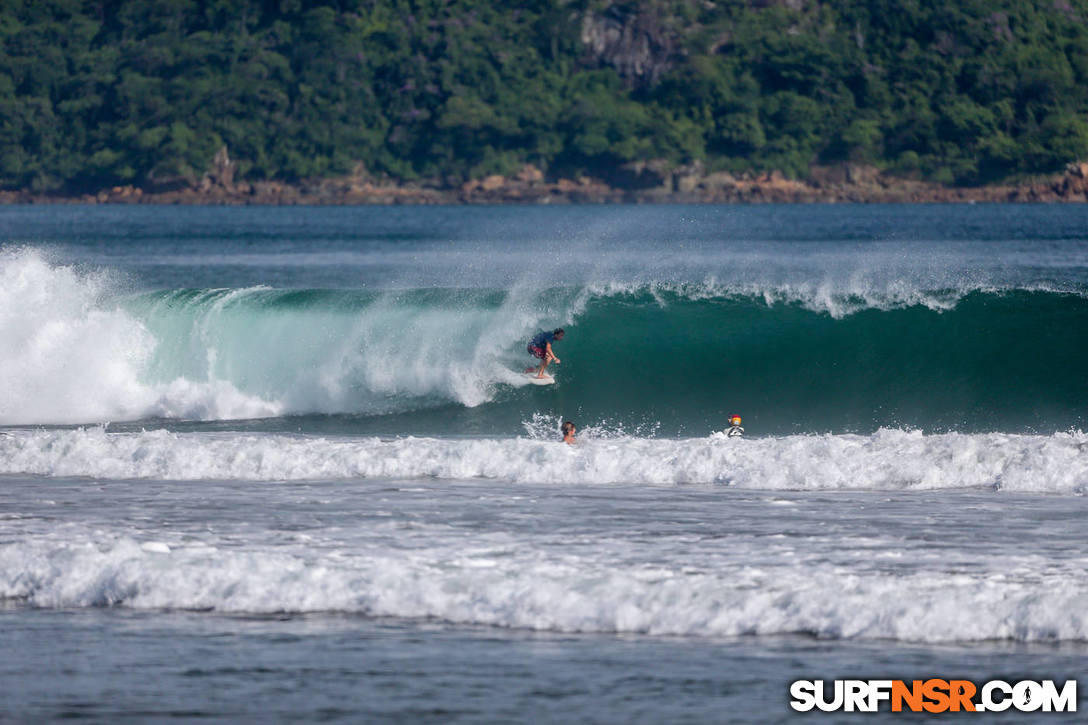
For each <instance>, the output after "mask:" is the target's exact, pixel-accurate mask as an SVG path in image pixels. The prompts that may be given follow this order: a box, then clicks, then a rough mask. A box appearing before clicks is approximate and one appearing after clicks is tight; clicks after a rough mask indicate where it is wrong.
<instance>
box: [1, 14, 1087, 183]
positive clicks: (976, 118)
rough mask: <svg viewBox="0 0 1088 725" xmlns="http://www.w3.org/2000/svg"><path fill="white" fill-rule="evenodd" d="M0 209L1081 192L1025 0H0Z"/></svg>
mask: <svg viewBox="0 0 1088 725" xmlns="http://www.w3.org/2000/svg"><path fill="white" fill-rule="evenodd" d="M0 48H2V49H3V52H0V203H4V202H6V203H20V202H30V203H40V202H95V203H112V202H118V203H133V202H135V203H148V202H154V203H178V204H181V203H200V204H208V203H211V204H292V203H313V204H386V203H393V204H395V203H410V204H454V203H564V202H574V203H594V202H617V203H618V202H632V203H638V202H707V203H715V202H716V203H729V202H734V203H735V202H759V201H776V202H805V201H821V202H834V201H868V202H882V201H933V202H940V201H952V202H958V201H1081V202H1083V201H1085V200H1086V199H1088V194H1086V184H1088V164H1086V163H1085V161H1088V9H1086V8H1085V6H1084V4H1083V3H1071V2H1069V1H1068V0H1053V1H1052V2H1046V3H1033V2H1029V1H1028V0H951V1H950V2H941V1H939V0H908V1H904V0H894V1H893V0H519V2H517V3H513V4H507V3H490V2H484V1H483V0H444V1H443V2H419V1H418V0H314V1H313V2H305V3H303V2H298V1H297V0H289V1H287V0H285V1H284V2H276V3H268V2H262V1H260V0H215V1H211V0H170V1H169V2H167V1H165V0H163V1H159V0H155V1H154V2H144V1H143V0H109V1H108V2H99V1H93V2H92V1H91V0H15V1H14V2H11V3H7V4H5V7H4V8H3V9H0Z"/></svg>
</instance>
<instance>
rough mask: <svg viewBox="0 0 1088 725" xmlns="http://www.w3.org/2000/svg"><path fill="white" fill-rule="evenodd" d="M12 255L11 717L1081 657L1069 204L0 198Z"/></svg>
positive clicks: (993, 669)
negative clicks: (551, 364) (428, 203)
mask: <svg viewBox="0 0 1088 725" xmlns="http://www.w3.org/2000/svg"><path fill="white" fill-rule="evenodd" d="M0 282H2V284H0V353H2V355H3V361H4V379H3V382H2V384H0V643H2V644H3V649H4V651H6V652H12V653H21V654H19V655H18V656H17V657H14V658H8V664H7V665H5V666H3V668H0V689H2V690H3V691H4V692H5V693H7V696H6V697H5V698H3V701H2V702H0V720H7V719H11V720H13V721H34V722H52V721H57V720H61V719H69V718H71V717H80V718H84V719H89V720H90V721H92V722H95V721H99V722H116V721H118V720H137V721H141V722H144V721H163V720H168V719H169V720H174V721H177V720H182V721H186V720H209V719H211V720H216V721H231V722H257V721H260V722H288V721H299V720H306V721H310V720H329V721H344V722H356V721H359V720H367V721H389V722H392V721H398V722H403V721H431V722H438V721H442V722H449V721H454V722H496V721H511V720H513V721H526V720H532V721H545V722H560V721H564V722H568V721H571V720H577V721H585V722H631V721H635V722H666V721H667V722H722V721H730V722H768V721H771V722H775V721H786V720H790V719H792V718H793V717H795V716H796V717H801V715H799V714H798V713H794V712H793V711H792V710H791V709H790V708H789V704H788V703H789V683H790V682H791V681H793V680H795V679H825V680H833V679H844V678H863V679H869V678H882V677H887V678H896V679H914V678H923V679H924V678H929V677H945V678H948V677H963V678H967V679H971V680H972V681H974V682H979V683H981V682H984V681H986V680H987V679H991V678H994V677H1001V678H1004V679H1008V680H1010V681H1016V680H1019V679H1034V680H1040V679H1055V680H1061V681H1064V680H1067V679H1076V678H1078V677H1079V676H1080V669H1079V668H1082V664H1083V662H1084V657H1085V655H1086V654H1088V650H1086V647H1088V620H1086V619H1085V616H1084V612H1085V611H1088V610H1086V607H1088V576H1086V575H1085V572H1086V571H1088V546H1086V545H1085V543H1084V538H1085V537H1084V534H1085V531H1086V529H1085V525H1084V521H1085V520H1086V515H1088V498H1086V497H1085V495H1084V494H1085V492H1086V491H1088V437H1086V434H1085V433H1084V432H1083V430H1084V422H1085V411H1086V410H1088V377H1086V376H1085V375H1084V374H1083V365H1082V360H1083V359H1084V357H1085V355H1086V354H1088V336H1086V335H1088V302H1086V300H1088V210H1085V209H1082V208H1080V207H1034V206H1003V205H991V206H983V205H976V206H948V207H942V206H927V205H915V206H911V205H898V206H875V207H870V206H851V205H844V206H805V207H795V206H777V207H775V206H768V207H637V208H608V207H591V208H589V207H587V208H582V207H569V208H563V209H541V208H535V207H526V208H512V207H495V208H481V207H472V208H443V209H425V208H413V209H398V208H365V209H343V208H337V209H327V208H272V209H219V208H200V207H184V208H148V207H125V208H117V207H50V208H44V209H43V208H34V207H3V208H0ZM556 326H563V327H565V328H566V330H567V336H566V338H565V339H564V340H563V342H562V343H560V344H559V345H558V346H557V352H558V354H559V356H560V358H561V359H562V363H561V364H559V365H557V366H556V367H555V368H554V370H555V375H556V379H557V383H556V385H554V386H548V387H536V386H527V385H525V384H524V383H523V381H521V380H520V379H519V378H518V376H517V374H516V373H517V371H519V370H520V369H522V368H523V367H524V365H525V364H526V363H527V355H526V354H525V341H526V340H527V338H528V336H529V335H530V334H532V333H533V332H535V331H536V330H538V329H542V328H545V329H550V328H553V327H556ZM732 413H739V414H741V415H742V416H743V417H744V425H745V428H746V429H747V435H746V436H745V437H744V438H742V439H729V438H727V437H725V436H724V435H722V434H721V433H720V430H721V429H722V428H723V427H725V420H726V418H727V416H728V415H729V414H732ZM564 419H572V420H575V421H577V423H578V424H579V435H578V438H579V443H578V444H577V445H576V446H573V447H572V446H566V445H563V444H562V443H560V442H559V441H558V439H559V436H558V428H559V424H560V422H561V421H562V420H564ZM1080 689H1081V693H1080V694H1081V697H1082V701H1083V693H1084V691H1085V683H1083V682H1082V683H1081V688H1080ZM1082 707H1083V704H1082ZM884 716H885V717H891V716H892V715H891V713H884ZM819 717H821V719H822V720H827V721H838V720H852V719H854V718H856V717H863V716H860V715H856V714H855V715H850V714H847V713H841V714H838V715H823V716H819ZM897 717H899V716H897ZM1030 717H1031V715H1030V714H1028V713H1014V714H1010V713H1008V712H1007V713H1004V714H997V713H990V714H989V715H987V716H984V717H983V718H982V719H983V720H995V721H1001V722H1020V721H1023V720H1024V719H1025V718H1030ZM1037 717H1043V715H1041V714H1037ZM1049 718H1050V719H1075V718H1076V714H1069V715H1050V716H1049ZM870 719H871V716H870ZM877 719H880V716H877Z"/></svg>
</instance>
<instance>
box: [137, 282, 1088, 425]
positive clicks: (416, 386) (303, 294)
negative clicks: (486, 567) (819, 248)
mask: <svg viewBox="0 0 1088 725" xmlns="http://www.w3.org/2000/svg"><path fill="white" fill-rule="evenodd" d="M125 307H126V309H127V310H128V311H129V313H130V314H132V315H133V316H134V317H135V318H137V319H138V320H139V321H140V322H141V323H142V324H143V325H144V327H145V328H146V329H147V330H148V331H149V332H150V333H151V335H152V336H153V337H154V339H155V340H156V345H155V349H154V353H153V354H152V355H151V356H150V358H149V359H148V360H147V361H146V363H145V364H144V366H143V368H142V371H141V378H142V382H143V383H145V384H149V385H169V384H170V383H171V381H176V380H179V379H184V380H186V381H189V382H196V383H202V384H212V383H216V384H229V386H230V387H231V388H232V389H233V391H234V392H236V393H238V394H240V395H243V396H247V397H249V398H255V399H259V400H262V401H265V402H266V403H268V404H269V410H270V411H271V412H270V413H269V415H272V416H273V417H281V416H306V415H312V414H322V415H335V416H339V417H340V420H338V423H337V425H338V426H339V427H341V428H342V427H343V426H344V425H345V422H344V420H343V416H347V417H349V418H351V419H352V420H353V421H354V423H353V424H350V425H349V427H351V426H354V427H356V428H361V429H368V430H377V431H381V430H383V429H388V430H389V431H398V432H400V431H409V432H411V431H419V432H445V433H456V432H464V433H507V434H511V433H518V432H520V428H521V422H522V421H525V420H526V419H528V418H529V417H530V416H531V415H532V414H534V413H538V414H544V415H554V416H560V417H565V418H575V419H577V420H579V421H582V422H583V423H586V424H598V425H605V426H612V427H615V428H621V429H625V430H634V429H637V430H639V431H640V432H647V431H655V432H657V433H658V434H664V435H676V434H680V435H704V434H706V433H708V432H710V431H712V430H715V429H720V428H722V427H724V426H725V425H726V423H725V420H726V418H727V416H728V415H730V414H732V413H737V414H740V415H741V416H743V418H744V424H745V427H746V428H747V429H748V431H749V434H752V433H762V434H785V433H810V432H844V431H852V432H870V431H873V430H876V429H878V428H880V427H911V428H921V429H923V430H927V431H963V432H976V431H987V430H994V431H1016V432H1020V431H1038V432H1053V431H1056V430H1066V429H1069V428H1081V427H1083V426H1084V416H1085V411H1086V410H1088V377H1086V376H1085V375H1084V373H1083V360H1084V358H1085V355H1086V354H1088V299H1085V298H1084V297H1082V296H1079V295H1075V294H1069V293H1062V292H1050V291H1027V290H1017V291H1000V292H986V291H974V292H967V293H958V292H953V291H951V290H945V291H935V292H931V293H928V294H926V295H923V296H918V295H916V296H913V297H910V298H902V299H899V298H894V299H893V298H884V299H880V300H872V299H869V300H866V299H860V298H856V297H855V298H851V297H848V296H847V297H840V298H837V299H835V300H830V301H828V300H822V301H817V300H814V298H812V296H811V295H810V296H808V297H805V298H797V297H794V298H791V297H790V296H789V295H787V294H779V295H777V297H776V296H775V295H769V294H765V293H761V294H749V293H729V292H723V291H721V290H713V289H708V288H706V287H700V288H682V287H680V288H678V287H670V288H658V287H653V286H638V287H633V288H629V289H620V290H604V289H590V288H584V287H564V288H552V289H548V290H542V291H537V292H532V293H528V292H519V291H517V290H479V289H471V290H469V289H408V290H399V291H385V292H380V293H370V292H360V291H350V290H347V291H324V290H301V291H300V290H295V291H284V290H272V289H263V288H254V289H246V290H179V291H170V292H157V293H151V294H147V295H142V296H140V297H137V298H134V299H131V300H129V301H128V303H127V304H126V305H125ZM558 325H563V326H565V327H566V328H567V329H568V335H567V337H566V338H565V339H564V340H563V341H562V342H561V343H559V344H558V345H556V352H557V353H558V354H559V356H560V358H561V359H562V361H563V362H562V363H561V364H560V365H558V366H556V367H555V368H553V369H554V371H555V374H556V376H557V378H558V380H559V384H558V385H556V386H554V387H552V388H545V389H540V388H535V387H524V386H522V385H521V383H520V381H519V380H518V379H517V376H516V375H515V373H517V372H520V371H521V370H523V369H524V367H525V366H526V365H528V364H529V363H530V362H531V361H530V360H529V358H528V357H527V355H526V354H525V351H524V348H525V341H526V340H527V339H528V336H529V335H531V334H532V333H533V332H535V331H536V330H538V329H541V328H549V329H550V328H551V327H554V326H558ZM203 417H205V418H216V417H221V416H218V415H216V414H212V415H205V416H203ZM228 417H229V416H228ZM296 422H297V421H296ZM312 424H314V425H320V424H319V423H312Z"/></svg>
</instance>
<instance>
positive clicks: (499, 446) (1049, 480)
mask: <svg viewBox="0 0 1088 725" xmlns="http://www.w3.org/2000/svg"><path fill="white" fill-rule="evenodd" d="M0 473H7V474H33V475H43V476H90V477H94V478H110V479H131V478H154V479H164V480H200V479H237V480H300V479H356V478H362V479H366V478H384V479H388V478H396V479H404V478H441V479H473V478H480V479H493V480H497V481H509V482H516V483H553V482H554V483H580V484H590V485H592V484H611V483H640V484H651V485H675V484H717V485H729V486H736V487H741V488H752V489H787V490H790V489H792V490H824V489H826V490H834V489H876V490H892V491H894V490H909V489H942V488H968V487H991V488H994V489H1000V490H1009V491H1024V492H1029V491H1030V492H1050V493H1083V492H1084V491H1085V490H1088V436H1086V435H1085V434H1084V433H1081V432H1074V433H1058V434H1054V435H1050V436H1030V435H1011V434H1002V433H990V434H977V435H966V434H959V433H946V434H939V435H924V434H922V433H921V432H918V431H902V430H881V431H878V432H877V433H876V434H874V435H871V436H861V435H803V436H786V437H779V438H750V439H740V440H738V439H729V438H726V437H725V436H722V435H720V434H715V435H712V436H710V437H708V438H702V439H680V440H675V439H653V438H630V437H618V438H596V439H594V438H591V437H590V438H583V440H582V441H581V442H580V443H579V444H578V445H576V446H573V447H572V446H567V445H562V444H560V443H557V442H554V441H551V440H547V441H545V440H536V439H532V438H478V439H436V438H414V437H406V438H395V439H380V438H373V437H367V438H347V437H340V438H324V437H310V436H284V435H269V434H244V433H231V434H226V433H220V434H207V433H172V432H168V431H164V430H156V431H148V432H143V433H108V432H106V431H104V430H103V429H102V428H91V429H85V430H83V429H81V430H50V431H9V432H8V433H6V434H5V435H2V436H0Z"/></svg>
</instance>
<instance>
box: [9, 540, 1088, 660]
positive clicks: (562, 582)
mask: <svg viewBox="0 0 1088 725" xmlns="http://www.w3.org/2000/svg"><path fill="white" fill-rule="evenodd" d="M431 533H432V534H434V535H435V536H436V537H441V536H442V532H441V531H439V530H434V531H433V532H431ZM66 534H67V537H68V538H67V539H66V540H65V541H64V542H60V541H57V540H56V539H54V538H48V537H41V538H37V539H35V540H33V541H22V542H18V543H6V544H2V545H0V599H3V598H9V599H10V598H18V599H21V600H23V601H25V602H27V603H29V604H30V605H33V606H38V607H92V606H125V607H132V608H140V609H146V608H153V609H155V608H170V609H179V608H180V609H198V610H214V611H220V612H258V613H260V612H349V613H358V614H363V615H368V616H388V617H407V618H435V619H439V620H443V621H447V622H454V623H465V624H484V625H493V626H501V627H517V628H525V629H532V630H553V631H564V632H642V633H647V634H654V635H696V636H713V635H741V634H761V635H767V634H779V633H792V632H802V633H809V634H813V635H817V636H821V637H834V638H840V637H841V638H864V639H867V638H880V639H895V640H906V641H929V642H941V641H950V640H959V641H970V640H987V639H1013V640H1021V641H1039V640H1044V641H1045V640H1084V639H1088V620H1086V619H1085V618H1084V616H1083V612H1084V611H1085V607H1088V582H1086V581H1085V579H1084V576H1083V571H1084V568H1085V566H1086V565H1088V559H1085V558H1080V559H1075V558H1074V559H1067V560H1064V561H1052V560H1047V559H1041V558H1040V557H1037V556H1031V555H1017V554H1010V555H1009V556H1007V557H1003V558H1002V561H1001V562H1000V566H999V567H998V568H991V567H987V566H982V567H977V568H974V569H972V570H970V571H967V570H964V569H963V568H958V569H957V567H955V566H948V565H946V564H945V563H944V562H943V561H942V560H941V555H940V553H939V552H937V553H936V554H935V555H934V556H933V557H932V558H931V559H926V560H923V561H920V562H918V563H917V564H916V565H915V566H912V567H910V568H908V569H904V570H902V571H892V570H889V569H888V568H887V567H884V568H881V567H879V566H868V565H859V564H857V563H853V564H850V565H844V564H841V563H834V558H829V557H827V556H826V552H820V553H819V555H818V556H813V555H812V553H811V552H809V551H806V550H803V549H800V548H798V549H793V548H791V547H793V546H795V545H796V544H795V543H794V542H789V541H787V542H780V543H774V544H772V543H768V542H767V541H765V540H764V541H760V542H758V543H754V542H753V543H749V544H741V543H738V542H731V543H730V546H729V548H728V549H727V548H725V547H722V548H719V549H714V548H713V545H712V542H705V543H704V544H703V545H702V546H701V547H700V548H698V549H692V548H691V547H690V545H682V542H680V544H681V545H680V548H679V550H681V551H685V552H687V553H686V554H685V557H684V558H683V559H682V560H681V559H670V558H669V557H668V556H667V555H666V554H665V553H664V551H667V550H663V551H662V552H658V554H657V556H655V557H654V558H653V560H652V561H649V560H641V561H640V560H639V557H638V556H633V555H632V554H633V550H632V546H631V544H630V542H628V541H627V540H626V539H615V540H612V539H608V538H601V539H597V540H595V545H594V546H593V547H588V548H587V547H574V548H570V547H563V546H558V547H557V546H556V545H555V544H551V545H549V544H546V543H543V542H537V541H533V540H531V539H516V538H513V537H511V536H509V535H505V534H491V535H489V536H487V537H486V540H484V539H477V540H473V541H472V542H471V543H469V544H468V545H466V542H464V541H458V542H456V543H457V545H452V544H453V542H446V541H443V542H442V545H432V546H429V547H428V546H403V545H388V544H387V545H379V544H375V543H371V544H369V545H365V546H361V547H358V548H356V547H352V548H347V549H343V548H338V549H336V550H334V551H331V552H325V553H323V552H322V551H321V549H320V548H317V547H314V548H309V549H307V548H304V547H302V546H299V545H287V546H268V545H266V546H264V547H261V546H255V545H253V544H250V545H249V546H247V547H246V548H245V549H244V550H240V549H236V548H223V547H220V546H209V545H207V544H205V543H194V542H191V541H190V542H188V543H183V542H175V543H172V544H167V543H165V542H158V541H153V542H145V543H143V544H141V543H139V542H138V541H137V540H135V539H132V538H128V537H124V536H119V537H118V536H115V537H106V538H104V537H103V536H102V534H101V533H98V534H97V535H95V534H87V535H85V536H83V537H75V536H74V532H71V531H69V532H66ZM870 553H872V552H871V551H870ZM878 563H879V562H878Z"/></svg>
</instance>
